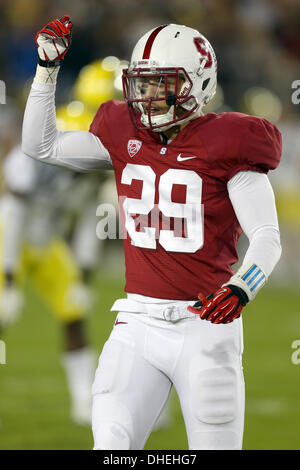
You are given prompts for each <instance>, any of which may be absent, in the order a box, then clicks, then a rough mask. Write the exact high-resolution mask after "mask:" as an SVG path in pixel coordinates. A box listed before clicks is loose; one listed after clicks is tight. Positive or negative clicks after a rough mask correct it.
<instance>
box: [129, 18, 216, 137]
mask: <svg viewBox="0 0 300 470" xmlns="http://www.w3.org/2000/svg"><path fill="white" fill-rule="evenodd" d="M216 87H217V60H216V56H215V53H214V50H213V48H212V46H211V44H210V43H209V42H208V40H207V39H206V38H205V37H204V36H203V35H202V34H200V33H199V31H197V30H196V29H192V28H189V27H187V26H183V25H176V24H169V25H162V26H159V27H157V28H154V29H152V30H151V31H149V32H148V33H146V34H145V35H144V36H143V37H142V38H141V39H140V40H139V41H138V42H137V44H136V46H135V48H134V50H133V53H132V57H131V62H130V64H129V66H128V68H127V69H125V70H124V71H123V92H124V98H125V101H126V102H127V104H128V107H129V111H130V114H131V117H132V119H133V121H134V123H135V125H136V126H137V127H138V128H141V129H145V127H146V128H147V129H149V130H151V131H156V132H161V131H164V130H166V129H169V128H170V127H172V126H174V125H175V124H177V123H179V124H181V123H183V122H185V121H187V120H191V119H193V118H194V117H196V116H198V115H199V114H200V111H201V109H202V107H203V106H204V105H206V104H207V103H208V102H209V101H210V100H211V99H212V98H213V96H214V94H215V92H216ZM158 101H160V102H164V104H166V105H167V108H168V110H167V111H166V112H165V113H164V114H162V113H161V112H159V105H158V104H156V102H158Z"/></svg>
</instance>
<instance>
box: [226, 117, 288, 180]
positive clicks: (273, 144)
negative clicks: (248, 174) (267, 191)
mask: <svg viewBox="0 0 300 470" xmlns="http://www.w3.org/2000/svg"><path fill="white" fill-rule="evenodd" d="M239 121H240V122H239V125H238V126H237V129H238V131H239V134H240V136H239V146H238V152H237V154H236V158H235V159H233V161H232V164H231V165H230V168H228V172H227V181H229V180H230V179H231V178H232V177H233V176H234V175H235V174H236V173H238V172H239V171H247V170H248V171H257V172H259V173H268V171H269V170H274V169H275V168H277V166H278V165H279V162H280V158H281V152H282V139H281V134H280V132H279V130H278V129H277V127H276V126H275V125H274V124H272V123H271V122H269V121H267V120H266V119H262V118H258V117H256V116H246V115H245V116H244V117H243V118H241V119H240V120H239Z"/></svg>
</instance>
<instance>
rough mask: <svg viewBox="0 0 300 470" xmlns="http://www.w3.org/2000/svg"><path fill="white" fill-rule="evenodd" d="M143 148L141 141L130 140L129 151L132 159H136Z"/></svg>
mask: <svg viewBox="0 0 300 470" xmlns="http://www.w3.org/2000/svg"><path fill="white" fill-rule="evenodd" d="M141 146H142V142H141V141H140V140H135V139H130V140H128V144H127V150H128V153H129V156H130V157H131V158H132V157H134V156H135V155H136V154H137V153H138V151H139V150H140V148H141Z"/></svg>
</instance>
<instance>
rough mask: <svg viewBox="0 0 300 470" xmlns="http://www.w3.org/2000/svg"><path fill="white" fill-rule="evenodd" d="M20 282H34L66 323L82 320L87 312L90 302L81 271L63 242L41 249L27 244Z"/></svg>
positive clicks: (55, 242)
mask: <svg viewBox="0 0 300 470" xmlns="http://www.w3.org/2000/svg"><path fill="white" fill-rule="evenodd" d="M17 280H18V281H20V282H21V283H22V284H23V283H24V282H26V281H27V280H29V281H30V282H32V284H33V285H34V286H35V287H36V289H37V290H38V292H39V293H40V294H41V296H42V297H43V299H44V300H45V301H46V302H47V303H48V304H49V306H50V307H51V308H52V309H53V312H54V313H55V315H56V316H57V317H59V319H60V320H62V321H63V322H66V323H68V322H73V321H76V320H80V319H81V318H82V317H83V316H84V315H85V314H86V312H87V307H88V305H87V303H88V299H87V298H86V296H85V295H84V294H85V292H84V290H83V286H82V285H81V275H80V270H79V268H78V265H77V263H76V261H75V259H74V256H73V254H72V252H71V250H70V249H69V247H68V246H67V244H66V243H65V242H64V241H63V240H59V239H54V240H52V241H51V242H50V243H49V245H47V246H42V247H37V246H33V245H30V244H26V245H25V246H24V249H23V250H22V257H21V263H20V266H19V268H18V270H17Z"/></svg>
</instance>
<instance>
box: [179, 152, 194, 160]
mask: <svg viewBox="0 0 300 470" xmlns="http://www.w3.org/2000/svg"><path fill="white" fill-rule="evenodd" d="M191 158H197V157H182V156H181V153H180V154H179V155H178V156H177V161H178V162H184V161H185V160H191Z"/></svg>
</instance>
